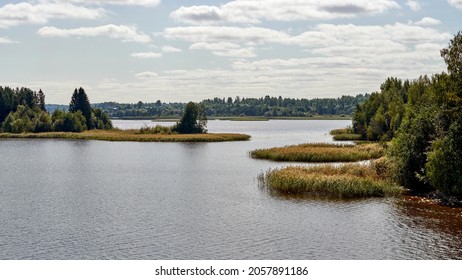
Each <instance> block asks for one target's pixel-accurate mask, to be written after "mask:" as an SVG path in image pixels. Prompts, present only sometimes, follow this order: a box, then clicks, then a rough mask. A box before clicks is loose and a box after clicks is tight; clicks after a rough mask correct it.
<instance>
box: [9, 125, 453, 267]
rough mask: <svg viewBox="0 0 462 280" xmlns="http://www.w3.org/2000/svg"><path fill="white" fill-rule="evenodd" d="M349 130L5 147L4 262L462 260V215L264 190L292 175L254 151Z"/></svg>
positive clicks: (292, 129)
mask: <svg viewBox="0 0 462 280" xmlns="http://www.w3.org/2000/svg"><path fill="white" fill-rule="evenodd" d="M145 122H146V121H115V122H114V123H115V125H116V126H118V127H124V128H135V127H141V126H142V125H143V123H145ZM146 123H147V125H155V123H150V122H146ZM348 124H349V122H348V121H269V122H230V121H210V122H209V126H208V128H209V131H210V132H242V133H248V134H250V135H252V140H251V141H248V142H227V143H195V144H188V143H128V142H120V143H119V142H100V141H69V140H1V141H0V156H1V158H0V178H1V179H0V205H1V208H0V224H1V227H0V259H461V258H462V210H460V209H451V208H445V207H441V206H437V205H431V204H429V203H427V202H425V201H422V200H419V199H416V198H412V197H405V198H399V199H361V200H352V201H342V200H329V199H307V198H297V197H287V196H273V195H270V194H268V193H267V192H266V191H265V190H263V189H260V188H259V187H258V180H257V176H258V175H259V174H260V173H261V172H263V171H266V170H268V169H269V168H275V167H280V166H285V165H287V164H285V163H273V162H269V161H264V160H255V159H251V158H250V157H249V155H248V152H249V151H251V150H253V149H255V148H261V147H273V146H281V145H289V144H297V143H304V142H330V141H332V140H331V137H330V136H329V135H328V134H327V132H328V131H329V130H330V129H333V128H339V127H344V126H346V125H348Z"/></svg>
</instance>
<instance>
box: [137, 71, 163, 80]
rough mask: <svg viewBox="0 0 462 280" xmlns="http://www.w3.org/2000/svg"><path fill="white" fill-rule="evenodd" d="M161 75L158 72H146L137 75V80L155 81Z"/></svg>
mask: <svg viewBox="0 0 462 280" xmlns="http://www.w3.org/2000/svg"><path fill="white" fill-rule="evenodd" d="M158 76H159V75H158V74H157V73H156V72H151V71H146V72H141V73H137V74H135V78H138V79H153V78H157V77H158Z"/></svg>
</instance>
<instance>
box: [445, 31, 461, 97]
mask: <svg viewBox="0 0 462 280" xmlns="http://www.w3.org/2000/svg"><path fill="white" fill-rule="evenodd" d="M441 57H442V58H443V59H444V62H445V63H446V65H447V68H448V73H449V75H450V76H451V79H452V80H453V81H454V89H455V91H456V94H457V95H458V96H459V97H461V96H462V32H460V31H459V32H458V33H457V34H456V35H455V36H454V38H453V39H452V40H451V41H450V43H449V46H448V48H445V49H442V50H441Z"/></svg>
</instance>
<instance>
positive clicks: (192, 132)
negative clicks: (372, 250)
mask: <svg viewBox="0 0 462 280" xmlns="http://www.w3.org/2000/svg"><path fill="white" fill-rule="evenodd" d="M206 125H207V118H206V116H205V113H204V110H203V108H202V107H201V106H200V105H198V104H196V103H194V102H190V103H188V104H187V106H186V108H185V112H184V115H183V117H182V118H181V120H180V121H178V122H177V123H176V124H175V125H173V126H169V127H166V126H159V125H157V126H155V127H143V128H141V129H139V130H136V129H131V130H120V129H116V128H114V127H113V126H112V122H111V120H110V119H109V117H108V115H107V114H106V113H105V112H103V111H102V110H101V109H94V108H91V105H90V102H89V99H88V96H87V94H86V93H85V90H84V89H83V88H79V89H75V90H74V93H73V95H72V98H71V102H70V104H69V111H68V112H64V111H61V110H55V111H54V112H53V113H52V114H51V115H50V114H49V113H48V112H47V111H46V109H45V94H44V93H43V92H42V90H40V91H39V92H38V93H37V92H34V91H32V90H31V89H28V88H20V89H19V88H16V89H11V88H9V87H5V88H3V87H0V138H7V139H24V138H27V139H76V140H101V141H136V142H224V141H246V140H249V139H250V136H249V135H246V134H237V133H207V129H206Z"/></svg>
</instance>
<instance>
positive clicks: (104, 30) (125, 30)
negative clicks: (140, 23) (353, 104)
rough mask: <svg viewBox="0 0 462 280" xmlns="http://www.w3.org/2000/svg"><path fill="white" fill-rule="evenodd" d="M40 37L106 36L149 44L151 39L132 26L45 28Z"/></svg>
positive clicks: (41, 30) (38, 32)
mask: <svg viewBox="0 0 462 280" xmlns="http://www.w3.org/2000/svg"><path fill="white" fill-rule="evenodd" d="M37 34H39V35H40V36H42V37H47V38H51V37H64V38H66V37H75V36H76V37H80V36H81V37H97V36H107V37H109V38H113V39H121V40H122V41H123V42H136V43H149V42H151V37H149V36H148V35H146V34H144V33H142V32H138V30H137V28H136V27H134V26H126V25H114V24H109V25H104V26H97V27H80V28H75V29H60V28H57V27H53V26H45V27H42V28H40V29H39V30H38V31H37Z"/></svg>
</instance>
